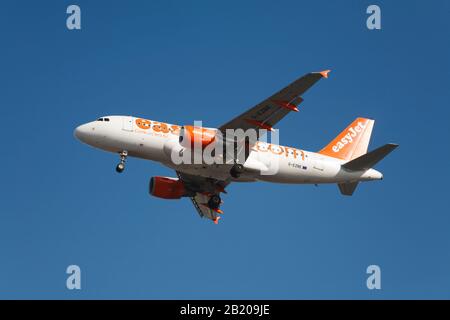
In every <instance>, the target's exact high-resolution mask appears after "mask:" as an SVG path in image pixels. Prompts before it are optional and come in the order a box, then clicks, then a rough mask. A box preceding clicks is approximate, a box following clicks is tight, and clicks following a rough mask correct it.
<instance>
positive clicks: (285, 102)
mask: <svg viewBox="0 0 450 320" xmlns="http://www.w3.org/2000/svg"><path fill="white" fill-rule="evenodd" d="M328 72H330V70H326V71H321V72H312V73H308V74H306V75H304V76H303V77H301V78H299V79H297V80H295V81H294V82H292V83H291V84H290V85H288V86H287V87H285V88H283V89H281V90H280V91H278V92H277V93H275V94H274V95H272V96H271V97H269V98H267V99H266V100H264V101H263V102H261V103H260V104H258V105H256V106H254V107H253V108H251V109H250V110H248V111H246V112H244V113H243V114H241V115H240V116H238V117H236V118H234V119H233V120H231V121H229V122H227V123H226V124H224V125H222V126H221V127H220V128H219V129H220V130H221V131H222V134H223V135H224V136H225V134H226V129H239V128H240V129H243V130H244V131H245V130H247V129H250V128H253V129H256V130H258V129H266V130H272V128H273V126H274V125H275V124H277V123H278V121H280V120H281V119H283V118H284V116H286V115H287V114H288V113H289V112H291V111H295V112H296V111H298V107H297V106H298V105H299V104H300V103H301V102H302V101H303V98H302V97H301V95H302V94H303V93H305V92H306V91H307V90H308V89H309V88H310V87H312V86H313V85H314V84H315V83H316V82H317V81H319V80H320V79H321V78H328ZM258 134H259V133H258Z"/></svg>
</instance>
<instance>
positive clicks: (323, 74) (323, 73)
mask: <svg viewBox="0 0 450 320" xmlns="http://www.w3.org/2000/svg"><path fill="white" fill-rule="evenodd" d="M330 72H331V70H324V71H320V72H319V73H320V75H321V76H322V77H324V78H325V79H327V78H328V73H330Z"/></svg>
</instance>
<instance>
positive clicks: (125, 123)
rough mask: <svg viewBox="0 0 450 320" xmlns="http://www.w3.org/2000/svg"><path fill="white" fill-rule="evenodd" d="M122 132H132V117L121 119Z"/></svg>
mask: <svg viewBox="0 0 450 320" xmlns="http://www.w3.org/2000/svg"><path fill="white" fill-rule="evenodd" d="M122 130H125V131H133V117H123V118H122Z"/></svg>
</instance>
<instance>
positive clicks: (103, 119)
mask: <svg viewBox="0 0 450 320" xmlns="http://www.w3.org/2000/svg"><path fill="white" fill-rule="evenodd" d="M97 121H109V118H98V119H97Z"/></svg>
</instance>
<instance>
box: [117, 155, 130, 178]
mask: <svg viewBox="0 0 450 320" xmlns="http://www.w3.org/2000/svg"><path fill="white" fill-rule="evenodd" d="M127 156H128V152H127V151H125V150H124V151H122V152H121V153H120V162H119V164H118V165H117V167H116V171H117V172H118V173H121V172H123V170H125V160H127Z"/></svg>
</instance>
